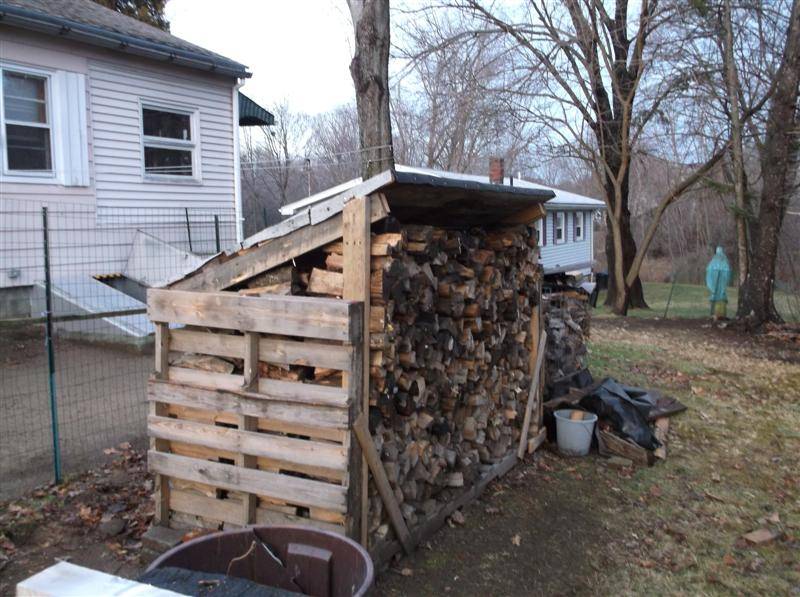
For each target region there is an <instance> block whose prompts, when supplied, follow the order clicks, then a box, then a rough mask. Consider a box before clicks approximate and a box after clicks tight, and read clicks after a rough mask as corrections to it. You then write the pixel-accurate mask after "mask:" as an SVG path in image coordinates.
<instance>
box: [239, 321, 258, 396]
mask: <svg viewBox="0 0 800 597" xmlns="http://www.w3.org/2000/svg"><path fill="white" fill-rule="evenodd" d="M258 339H259V335H258V334H255V333H253V332H245V333H244V364H243V370H242V374H243V376H244V380H243V381H242V389H243V390H246V391H253V390H255V389H256V388H258V361H259V358H258Z"/></svg>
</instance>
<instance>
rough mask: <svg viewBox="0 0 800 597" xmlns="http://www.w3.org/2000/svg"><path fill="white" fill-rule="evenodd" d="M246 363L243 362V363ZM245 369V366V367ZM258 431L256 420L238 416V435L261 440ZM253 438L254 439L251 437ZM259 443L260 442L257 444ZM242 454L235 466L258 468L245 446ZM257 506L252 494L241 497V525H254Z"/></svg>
mask: <svg viewBox="0 0 800 597" xmlns="http://www.w3.org/2000/svg"><path fill="white" fill-rule="evenodd" d="M253 345H255V346H256V347H258V341H257V340H256V341H255V342H253ZM246 362H247V361H246V360H245V363H246ZM255 366H256V371H257V370H258V358H257V357H256V363H255ZM245 367H246V365H245ZM245 382H247V375H245ZM257 430H258V419H256V418H255V417H248V416H243V415H239V433H240V434H247V435H246V437H249V438H250V440H253V439H261V438H259V437H258V436H259V435H260V434H258V433H253V432H255V431H257ZM253 436H255V438H254V437H253ZM259 443H261V442H259ZM240 450H241V452H243V453H242V454H239V455H238V456H237V457H236V464H237V466H241V467H244V468H248V469H257V468H258V459H257V458H256V456H254V455H253V450H251V449H248V448H247V447H245V446H242V447H241V448H240ZM257 505H258V497H257V496H256V495H255V494H253V493H246V494H245V495H243V496H242V508H241V521H242V524H243V525H245V526H246V525H248V524H254V523H255V521H256V506H257Z"/></svg>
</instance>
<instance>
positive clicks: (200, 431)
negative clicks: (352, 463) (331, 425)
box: [147, 415, 347, 472]
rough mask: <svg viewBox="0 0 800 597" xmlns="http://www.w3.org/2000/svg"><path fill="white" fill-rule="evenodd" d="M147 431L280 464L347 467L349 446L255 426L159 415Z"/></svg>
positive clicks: (155, 434)
mask: <svg viewBox="0 0 800 597" xmlns="http://www.w3.org/2000/svg"><path fill="white" fill-rule="evenodd" d="M239 416H241V415H239ZM247 418H253V417H247ZM147 430H148V433H149V434H150V436H152V437H156V438H159V439H165V440H170V441H178V442H186V443H191V444H200V445H202V446H206V447H209V448H214V449H217V450H227V451H230V452H243V453H245V454H251V455H253V456H263V457H265V458H270V459H272V460H275V461H278V462H280V463H287V464H293V463H297V464H305V465H309V466H315V467H319V468H323V469H328V470H329V471H331V472H336V471H344V470H346V467H347V451H346V450H345V448H344V447H343V446H341V445H338V444H333V443H329V442H320V441H313V440H306V439H296V438H291V437H284V436H280V435H272V434H268V433H258V432H256V430H255V429H249V430H246V431H245V430H239V429H232V428H230V427H219V426H215V425H206V424H203V423H197V422H194V421H186V420H179V419H173V418H171V417H164V416H155V415H151V416H149V417H148V419H147Z"/></svg>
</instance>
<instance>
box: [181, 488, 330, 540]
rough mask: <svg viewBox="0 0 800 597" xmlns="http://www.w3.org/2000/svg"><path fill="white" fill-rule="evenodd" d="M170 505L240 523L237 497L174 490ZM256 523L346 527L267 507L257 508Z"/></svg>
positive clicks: (211, 518)
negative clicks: (221, 496) (218, 497)
mask: <svg viewBox="0 0 800 597" xmlns="http://www.w3.org/2000/svg"><path fill="white" fill-rule="evenodd" d="M170 506H171V508H172V509H173V510H177V511H180V512H185V513H187V514H192V515H194V516H201V517H203V518H206V519H210V520H214V521H217V522H223V523H230V524H233V525H239V524H240V520H239V517H238V514H239V511H240V505H239V502H238V501H237V500H235V499H225V500H220V499H216V498H213V497H208V496H205V495H202V494H198V493H195V492H194V491H183V490H174V489H173V491H172V495H171V499H170ZM255 521H256V524H305V525H309V526H313V527H316V528H320V529H323V530H326V531H333V532H335V533H343V532H344V527H343V526H342V525H338V524H329V523H327V522H323V521H319V520H315V519H313V518H306V517H301V516H293V515H291V514H286V513H281V512H276V511H274V510H268V509H266V508H260V507H257V508H256V520H255Z"/></svg>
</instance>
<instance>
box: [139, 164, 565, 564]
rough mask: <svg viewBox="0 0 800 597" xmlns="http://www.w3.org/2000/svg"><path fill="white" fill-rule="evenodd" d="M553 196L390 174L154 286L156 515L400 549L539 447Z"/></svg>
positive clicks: (171, 521)
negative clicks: (285, 526) (296, 525)
mask: <svg viewBox="0 0 800 597" xmlns="http://www.w3.org/2000/svg"><path fill="white" fill-rule="evenodd" d="M550 197H552V192H550V191H547V190H540V189H530V188H519V187H513V186H508V185H502V184H500V185H496V184H485V183H476V182H474V181H468V180H463V181H462V180H457V179H452V178H448V179H441V178H438V177H435V176H427V175H420V174H409V173H400V172H392V171H387V172H384V173H383V174H381V175H378V176H376V177H374V178H372V179H369V180H367V181H365V182H364V183H362V184H360V185H359V186H357V187H355V188H352V189H349V190H347V191H345V192H343V193H340V194H338V195H331V196H330V197H328V198H324V199H323V200H320V201H319V202H317V203H315V204H313V205H310V206H309V207H308V208H307V209H306V210H304V211H302V212H300V213H298V214H296V215H295V216H293V217H291V218H289V219H287V220H285V221H283V222H281V223H280V224H278V225H276V226H273V227H271V228H267V229H265V230H263V231H261V232H260V233H258V234H256V235H255V236H253V237H251V238H250V239H248V240H247V241H246V242H245V243H244V246H243V248H242V249H241V250H239V251H238V252H236V253H232V254H220V255H218V256H216V257H214V258H212V259H211V260H209V261H208V262H206V263H205V264H204V265H203V266H202V267H200V268H199V269H197V270H196V271H194V272H193V273H191V274H189V275H187V276H186V277H184V278H183V279H181V280H178V281H177V282H174V283H173V284H172V285H171V286H170V287H169V288H166V289H152V290H150V291H149V293H148V313H149V316H150V319H151V320H152V321H153V322H154V323H155V325H156V366H155V374H154V376H153V378H152V380H151V382H150V384H149V401H150V407H151V409H150V416H149V419H148V430H149V435H150V438H151V449H150V452H149V466H150V469H151V470H152V471H153V472H154V473H156V474H157V478H156V500H157V520H158V521H159V523H160V524H163V525H168V526H170V527H173V528H188V527H198V526H199V527H208V528H228V527H235V526H241V525H246V524H253V523H279V522H302V523H306V524H311V525H317V526H320V527H324V528H327V529H334V530H338V531H340V532H343V533H347V534H348V535H349V536H351V537H354V538H356V539H359V540H360V541H362V542H363V543H364V544H365V545H368V546H369V549H370V551H371V553H372V554H373V556H374V557H375V558H376V559H378V560H384V561H385V560H386V559H388V558H389V557H390V556H391V555H392V554H394V553H396V552H397V551H398V550H399V549H401V547H404V548H407V549H410V548H411V547H412V546H413V545H414V543H415V542H417V541H419V540H420V539H422V538H423V537H424V536H426V535H427V534H428V533H430V532H431V531H433V530H435V529H436V528H438V527H439V526H440V525H441V524H442V523H443V522H444V521H445V519H446V517H447V516H449V515H450V514H452V512H453V511H454V510H455V509H457V508H459V507H461V506H462V505H464V504H465V503H467V502H468V501H470V500H471V499H473V498H474V497H476V496H477V495H478V494H479V493H480V491H481V490H482V489H483V488H484V487H485V486H486V484H487V483H488V482H489V481H490V480H491V479H493V478H495V477H496V476H498V475H500V474H503V473H504V472H506V471H508V470H509V469H510V468H511V467H512V466H513V465H514V463H515V462H516V460H517V458H518V455H521V454H523V453H524V451H525V450H526V449H531V450H532V449H535V447H536V445H537V443H538V442H540V441H541V439H542V437H543V434H542V433H541V431H543V429H541V427H540V425H541V399H540V398H539V395H540V392H538V389H539V387H540V385H541V380H540V379H539V378H538V374H536V375H535V374H534V372H535V371H536V370H537V363H539V364H540V363H541V357H542V355H541V354H540V350H539V347H540V335H541V326H540V316H539V299H540V281H541V271H540V268H539V266H538V249H537V247H536V240H535V235H534V234H533V233H532V228H531V226H530V225H531V224H533V223H534V222H535V221H536V220H537V219H539V218H541V217H542V215H543V214H544V209H543V203H544V202H545V201H547V200H548V199H549V198H550ZM541 352H543V351H541ZM537 379H538V381H536V380H537Z"/></svg>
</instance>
